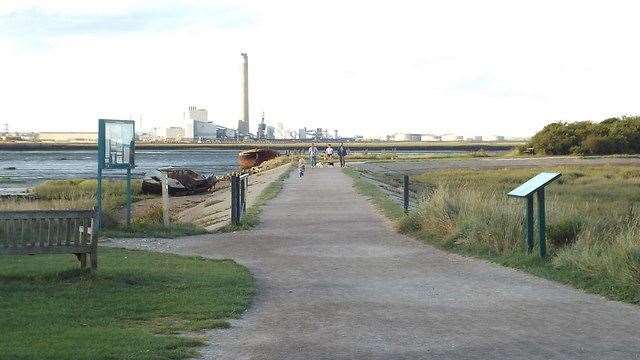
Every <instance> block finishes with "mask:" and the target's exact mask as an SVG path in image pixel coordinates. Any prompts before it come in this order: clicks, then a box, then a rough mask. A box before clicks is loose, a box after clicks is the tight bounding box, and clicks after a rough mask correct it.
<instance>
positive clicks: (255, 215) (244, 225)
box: [218, 167, 293, 232]
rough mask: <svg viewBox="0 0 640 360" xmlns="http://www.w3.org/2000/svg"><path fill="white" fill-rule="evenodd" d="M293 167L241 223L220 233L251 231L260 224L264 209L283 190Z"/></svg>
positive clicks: (248, 212) (269, 189) (228, 226)
mask: <svg viewBox="0 0 640 360" xmlns="http://www.w3.org/2000/svg"><path fill="white" fill-rule="evenodd" d="M292 169H293V167H291V168H290V169H289V170H288V171H285V172H284V173H283V174H282V175H280V176H279V177H278V178H277V179H276V180H275V181H274V182H272V183H271V184H269V185H268V186H267V187H266V188H264V190H262V192H261V193H260V195H258V198H257V199H256V202H255V203H254V204H253V205H252V206H250V207H249V208H248V209H247V212H246V213H245V214H244V215H243V216H242V218H241V219H240V223H239V224H237V225H234V224H228V225H225V226H223V227H222V228H220V229H218V232H232V231H243V230H250V229H252V228H254V227H255V226H256V225H258V224H259V223H260V214H262V208H263V207H264V205H265V204H266V203H267V202H268V201H269V200H271V199H275V198H276V196H278V194H280V191H282V188H283V187H284V181H285V179H287V177H289V174H291V170H292Z"/></svg>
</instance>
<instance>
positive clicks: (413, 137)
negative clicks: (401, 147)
mask: <svg viewBox="0 0 640 360" xmlns="http://www.w3.org/2000/svg"><path fill="white" fill-rule="evenodd" d="M388 140H391V141H421V140H422V134H402V133H397V134H393V135H391V136H389V137H388Z"/></svg>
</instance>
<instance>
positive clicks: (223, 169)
mask: <svg viewBox="0 0 640 360" xmlns="http://www.w3.org/2000/svg"><path fill="white" fill-rule="evenodd" d="M239 151H240V150H237V149H230V150H219V149H196V150H181V149H171V150H137V151H136V168H135V170H134V171H133V175H134V177H136V178H141V177H143V176H144V174H145V173H147V172H149V171H153V170H155V169H157V168H159V167H162V166H169V165H174V166H186V167H189V168H191V169H193V170H195V171H197V172H200V173H202V174H210V173H214V174H215V175H218V176H219V175H223V174H226V173H228V172H231V171H234V170H235V169H237V166H238V152H239ZM399 152H402V153H442V154H453V153H460V151H449V150H435V151H433V150H429V151H399ZM96 171H97V164H96V151H91V150H46V151H6V150H2V151H0V194H3V193H4V194H7V193H13V192H22V191H24V190H25V189H26V188H29V187H32V186H34V185H36V184H38V183H40V182H42V181H44V180H53V179H55V180H58V179H78V178H80V179H95V177H96ZM124 174H125V172H124V171H123V170H110V171H105V173H104V175H105V177H113V178H118V177H123V176H124Z"/></svg>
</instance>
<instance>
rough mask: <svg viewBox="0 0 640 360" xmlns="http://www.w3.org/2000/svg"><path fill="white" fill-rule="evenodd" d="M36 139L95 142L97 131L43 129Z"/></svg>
mask: <svg viewBox="0 0 640 360" xmlns="http://www.w3.org/2000/svg"><path fill="white" fill-rule="evenodd" d="M38 139H39V140H40V141H50V142H96V141H98V133H97V132H93V131H89V132H76V131H43V132H40V133H38Z"/></svg>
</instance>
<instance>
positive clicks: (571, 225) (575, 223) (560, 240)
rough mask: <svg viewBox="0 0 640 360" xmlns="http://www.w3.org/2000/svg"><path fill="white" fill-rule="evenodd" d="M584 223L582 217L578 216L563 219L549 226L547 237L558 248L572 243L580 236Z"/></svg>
mask: <svg viewBox="0 0 640 360" xmlns="http://www.w3.org/2000/svg"><path fill="white" fill-rule="evenodd" d="M582 224H583V220H582V218H580V217H577V216H573V217H568V218H564V219H561V220H560V221H559V222H557V223H554V224H550V225H548V226H547V228H546V230H547V239H549V242H550V243H551V244H552V245H553V247H554V248H556V249H559V248H563V247H565V246H568V245H572V244H573V243H575V242H576V240H577V238H578V234H579V233H580V230H581V229H582Z"/></svg>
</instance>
